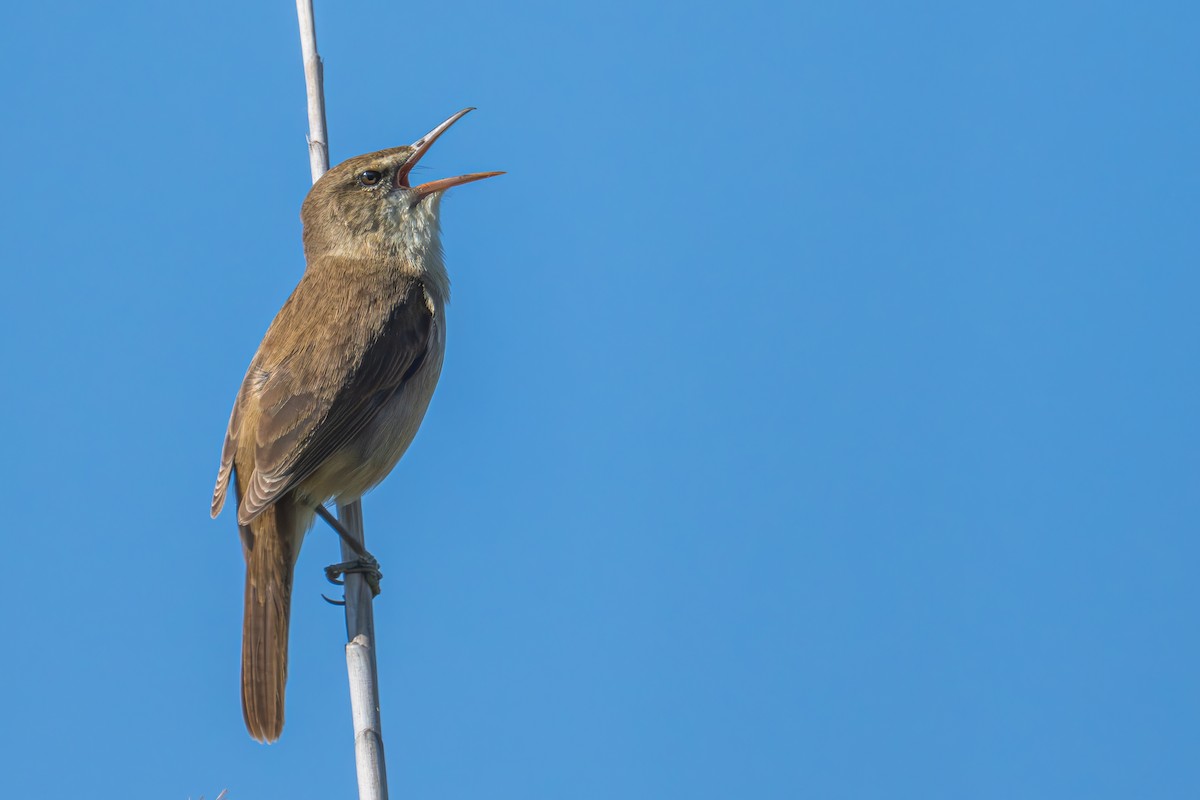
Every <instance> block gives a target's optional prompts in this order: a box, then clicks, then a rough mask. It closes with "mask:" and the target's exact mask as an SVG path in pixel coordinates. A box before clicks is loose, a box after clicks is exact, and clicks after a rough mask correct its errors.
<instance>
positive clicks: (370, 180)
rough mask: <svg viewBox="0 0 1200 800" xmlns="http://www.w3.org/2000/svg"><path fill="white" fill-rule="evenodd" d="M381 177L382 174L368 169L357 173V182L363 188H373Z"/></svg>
mask: <svg viewBox="0 0 1200 800" xmlns="http://www.w3.org/2000/svg"><path fill="white" fill-rule="evenodd" d="M382 177H383V175H382V174H380V173H378V172H376V171H375V170H373V169H368V170H364V171H362V172H360V173H358V182H359V183H361V184H362V185H363V186H374V185H375V184H377V183H379V179H380V178H382Z"/></svg>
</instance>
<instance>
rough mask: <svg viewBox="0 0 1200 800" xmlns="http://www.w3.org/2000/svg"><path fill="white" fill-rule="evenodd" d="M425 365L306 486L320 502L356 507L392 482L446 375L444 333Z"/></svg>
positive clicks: (305, 483)
mask: <svg viewBox="0 0 1200 800" xmlns="http://www.w3.org/2000/svg"><path fill="white" fill-rule="evenodd" d="M438 333H439V335H438V336H437V339H436V340H435V341H434V342H431V343H430V352H429V355H428V356H426V358H425V362H424V363H423V364H422V365H421V367H420V369H418V370H417V371H416V372H415V373H413V375H412V376H411V377H410V378H409V379H408V381H406V382H405V384H404V386H403V387H401V389H400V390H399V391H397V392H396V394H394V395H393V396H392V397H391V398H390V399H389V400H388V401H387V402H386V403H385V404H384V406H383V408H381V409H380V410H379V413H378V414H377V415H376V416H375V418H374V419H373V420H372V421H371V423H370V424H369V425H367V427H366V428H365V429H363V431H362V433H360V434H359V435H358V436H356V437H355V438H354V439H353V440H352V441H351V442H349V443H348V444H347V445H346V446H345V447H343V448H342V449H341V450H339V451H338V452H337V453H335V454H333V455H332V456H331V457H330V458H329V459H328V460H327V461H326V462H325V463H324V464H322V465H321V467H320V468H319V469H318V470H317V471H316V472H314V473H313V474H312V475H311V476H309V477H308V478H307V479H306V480H305V481H304V482H303V484H302V485H301V491H302V493H303V494H305V495H307V496H309V497H311V498H312V499H313V500H315V501H317V502H325V501H326V500H328V499H329V498H331V497H336V498H338V500H339V502H351V501H353V500H355V499H357V498H359V497H361V496H362V495H364V494H366V493H367V492H368V491H370V490H371V489H373V488H374V487H375V486H376V485H377V484H378V483H379V482H380V481H382V480H383V479H384V478H386V477H387V475H388V473H389V472H391V471H392V468H393V467H395V466H396V464H397V462H399V461H400V458H401V456H403V455H404V453H405V451H406V450H408V446H409V445H410V444H412V441H413V438H414V437H415V436H416V435H417V430H418V429H419V428H420V427H421V421H422V420H423V419H425V411H426V409H428V408H429V401H430V400H431V399H432V398H433V390H434V389H435V388H437V382H438V377H440V375H441V372H442V356H443V354H444V352H445V342H444V340H443V339H442V336H441V335H440V334H441V331H440V330H439V331H438Z"/></svg>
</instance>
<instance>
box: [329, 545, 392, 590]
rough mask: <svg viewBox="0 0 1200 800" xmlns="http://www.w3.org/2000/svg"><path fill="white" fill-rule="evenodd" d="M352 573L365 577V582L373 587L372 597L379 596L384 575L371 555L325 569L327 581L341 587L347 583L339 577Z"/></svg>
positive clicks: (331, 565)
mask: <svg viewBox="0 0 1200 800" xmlns="http://www.w3.org/2000/svg"><path fill="white" fill-rule="evenodd" d="M352 572H353V573H357V574H359V575H362V576H363V580H365V581H366V582H367V586H370V587H371V596H372V597H377V596H378V595H379V591H380V589H379V582H380V581H381V580H383V573H382V572H380V571H379V562H378V561H376V560H375V557H374V556H373V555H371V554H370V553H367V554H366V555H363V556H359V557H358V558H355V559H353V560H351V561H343V562H342V563H340V564H330V565H329V566H328V567H326V568H325V580H327V581H329V582H330V583H333V584H337V585H339V586H340V585H342V584H344V583H345V581H342V580H340V579H339V576H341V575H349V574H350V573H352Z"/></svg>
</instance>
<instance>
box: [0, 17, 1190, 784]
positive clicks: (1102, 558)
mask: <svg viewBox="0 0 1200 800" xmlns="http://www.w3.org/2000/svg"><path fill="white" fill-rule="evenodd" d="M6 16H7V18H6V21H5V24H4V25H3V26H0V27H2V28H3V30H2V31H0V45H2V46H0V62H2V64H3V67H4V72H5V75H6V80H5V81H4V82H3V85H2V87H0V98H2V100H3V105H4V108H5V109H6V111H7V113H6V115H5V122H4V124H3V125H0V152H2V153H3V154H4V155H5V156H6V157H7V170H6V184H5V191H3V192H2V193H0V226H2V231H3V239H4V242H5V257H4V265H5V269H4V274H5V282H6V286H7V291H6V292H3V293H2V294H0V332H2V333H3V337H4V341H5V342H7V343H8V346H7V347H5V348H3V354H2V355H0V365H2V366H3V368H4V374H5V375H6V376H7V390H6V391H5V392H3V395H2V396H0V406H2V408H3V411H4V414H5V417H6V418H7V419H8V420H9V425H8V428H7V433H6V436H7V441H8V446H7V448H6V451H7V452H8V454H9V455H8V458H7V459H6V464H5V466H4V468H3V469H4V474H5V481H6V484H7V485H8V487H9V488H10V491H9V494H8V507H7V511H6V524H5V526H4V529H5V538H6V540H7V546H6V550H7V558H8V565H9V567H8V570H7V580H6V586H5V590H6V594H7V597H8V602H7V603H5V604H4V605H3V607H2V610H0V620H2V621H3V623H4V628H5V630H7V631H8V634H7V641H8V647H7V650H6V657H5V658H4V659H0V692H2V693H3V701H4V702H3V704H4V713H3V715H0V717H2V721H0V747H2V749H3V751H4V752H5V754H6V755H5V763H6V764H7V765H8V766H7V767H6V769H5V788H6V791H7V793H8V794H11V795H13V796H39V797H81V796H101V797H110V796H111V797H116V796H122V797H177V798H184V797H188V796H191V797H197V796H199V795H200V794H206V795H207V796H208V797H210V798H211V797H213V796H215V795H216V794H217V792H219V791H220V790H221V789H222V788H228V789H229V791H230V798H231V800H246V799H248V798H255V797H261V798H268V797H298V798H303V797H314V798H316V797H332V796H349V795H350V794H351V792H352V791H353V783H354V771H353V759H352V751H351V728H350V720H349V711H348V700H347V696H346V689H345V680H346V679H345V671H344V660H343V655H342V641H343V640H342V638H341V637H342V630H343V629H342V620H341V618H340V615H339V613H338V611H337V610H336V609H333V608H331V607H329V606H327V605H325V604H324V603H323V602H322V601H321V600H320V598H319V593H320V592H321V591H326V590H327V588H328V587H327V586H326V584H324V582H323V580H322V576H321V567H322V566H323V565H324V564H326V563H329V562H330V561H333V560H334V559H335V558H336V554H337V549H336V543H335V540H334V538H333V537H332V535H330V534H329V533H328V532H326V531H323V530H320V529H318V530H317V531H315V532H314V533H313V534H311V535H310V537H309V539H308V541H307V543H306V546H305V550H304V553H303V554H302V557H301V560H300V565H299V570H298V577H297V588H296V594H295V602H294V608H293V636H292V650H291V653H292V661H291V671H290V684H289V695H288V716H287V727H286V729H285V731H284V737H283V739H282V740H281V741H280V742H279V743H278V744H276V745H273V746H271V747H269V748H268V747H263V746H260V745H258V744H255V743H254V742H252V741H251V740H250V739H249V737H248V736H247V735H246V733H245V731H244V729H243V726H242V721H241V712H240V709H239V702H238V669H239V657H238V650H239V646H240V641H239V640H240V624H241V582H242V565H241V555H240V550H239V546H238V543H237V538H236V533H235V528H234V522H233V519H232V517H231V516H229V515H228V514H226V515H224V516H222V517H221V518H220V519H219V520H217V521H215V522H214V521H212V520H210V519H209V518H208V514H207V510H208V501H209V496H210V491H211V486H212V481H213V478H214V476H215V473H216V466H217V456H218V452H219V448H220V443H221V438H222V435H223V431H224V426H225V422H226V419H227V415H228V411H229V406H230V403H231V401H232V398H233V395H234V392H235V391H236V388H237V386H238V383H239V381H240V379H241V375H242V372H243V370H244V368H245V365H246V363H247V361H248V360H249V358H250V356H251V355H252V353H253V352H254V349H255V347H256V346H257V343H258V341H259V339H260V337H261V335H262V333H263V331H264V330H265V328H266V326H267V324H268V323H269V321H270V319H271V317H272V316H273V315H274V313H275V311H276V310H277V309H278V307H279V305H280V304H281V303H282V302H283V300H284V298H285V297H286V296H287V294H288V293H289V292H290V291H291V289H292V287H293V286H294V285H295V282H296V281H297V279H298V278H299V276H300V274H301V271H302V268H303V262H302V256H301V249H300V228H299V220H298V211H299V206H300V202H301V200H302V199H303V197H304V194H305V192H306V190H307V187H308V182H309V176H308V166H307V156H306V150H305V145H304V134H305V112H304V95H303V79H302V72H301V65H300V57H299V45H298V42H297V34H296V23H295V19H294V8H293V7H292V4H290V3H286V2H278V3H270V4H266V3H261V4H257V3H256V4H242V3H233V2H228V0H217V2H213V3H208V4H205V5H203V6H199V7H188V6H184V5H182V4H169V3H168V4H162V3H150V2H131V3H124V4H118V5H113V4H107V5H103V6H100V5H95V4H90V3H81V2H59V3H53V4H34V3H27V4H23V5H22V6H19V7H13V8H11V9H9V11H8V13H7V15H6ZM317 18H318V30H319V38H320V45H321V50H322V53H323V55H324V56H325V59H326V77H327V91H328V94H329V113H328V116H329V126H330V137H331V145H332V156H333V159H334V160H335V161H337V160H341V159H343V158H345V157H348V156H351V155H355V154H358V153H361V152H366V151H370V150H376V149H380V148H383V147H389V146H393V145H397V144H404V143H408V142H410V141H412V140H413V139H415V138H416V137H418V136H419V135H421V134H422V133H424V132H425V131H426V130H428V129H429V128H430V127H432V126H433V125H434V124H436V123H437V122H439V121H441V120H442V119H444V118H445V117H446V116H447V115H449V114H450V113H452V112H453V111H455V110H457V109H459V108H462V107H464V106H468V105H473V106H478V107H479V111H477V112H476V113H474V114H472V115H471V116H469V117H468V118H466V119H465V120H463V121H462V122H461V123H460V124H459V125H457V126H455V128H454V129H453V130H452V131H451V132H450V133H449V134H448V135H447V136H446V137H444V138H443V139H442V140H441V141H440V142H439V143H438V145H437V146H436V147H435V148H434V150H433V151H432V152H431V153H430V155H429V156H428V157H427V158H426V159H425V160H424V161H423V167H424V169H423V170H422V174H420V175H418V177H421V178H435V177H441V176H444V175H451V174H458V173H461V172H468V171H476V170H493V169H501V170H507V172H508V174H507V175H505V176H504V177H502V178H498V179H495V180H490V181H486V182H484V183H480V184H474V185H471V186H467V187H462V188H459V189H456V190H453V191H452V192H451V194H450V196H449V197H448V199H447V201H446V203H445V204H444V213H443V220H444V231H445V244H446V251H447V258H448V264H449V268H450V271H451V276H452V278H453V281H454V296H453V302H452V305H451V308H450V320H449V346H448V355H447V360H446V365H445V370H444V372H443V377H442V382H441V385H440V388H439V390H438V393H437V395H436V397H435V398H434V402H433V405H432V408H431V410H430V413H429V415H428V417H427V419H426V422H425V425H424V427H423V429H422V431H421V434H420V435H419V436H418V438H417V441H416V443H415V444H414V445H413V447H412V449H411V450H410V451H409V454H408V455H407V456H406V457H405V460H404V461H403V462H402V463H401V465H400V466H399V467H398V469H397V471H396V472H395V473H394V474H393V475H392V477H391V478H390V479H389V480H388V481H387V482H385V483H384V485H383V486H382V487H381V488H379V489H378V490H376V491H375V492H374V493H373V494H371V495H370V496H369V497H368V498H367V500H366V503H365V512H366V519H367V531H368V541H369V543H370V545H371V549H372V550H373V551H374V552H375V553H376V555H378V556H379V558H380V559H381V561H382V563H383V569H384V572H385V574H386V578H385V581H384V594H383V595H382V596H381V597H380V599H379V600H378V601H377V603H376V616H377V620H378V633H379V638H380V652H379V658H380V668H381V673H382V674H381V681H382V684H383V713H384V731H385V737H386V746H387V749H388V757H389V768H390V774H391V783H392V787H391V788H392V796H393V797H447V798H454V797H512V798H518V797H519V798H522V800H525V799H526V798H566V797H569V798H581V799H584V798H616V797H620V798H675V797H678V798H730V797H746V798H795V797H819V798H867V797H906V798H907V797H912V798H923V799H927V798H963V797H972V798H1012V797H1022V798H1063V797H1089V798H1108V797H1112V798H1117V797H1122V798H1123V797H1132V796H1139V797H1186V796H1196V795H1197V794H1198V793H1200V769H1198V767H1197V761H1196V758H1195V753H1196V751H1197V747H1198V746H1200V727H1198V726H1197V724H1196V720H1197V718H1198V716H1200V691H1198V688H1197V687H1198V685H1200V682H1198V681H1197V677H1196V676H1197V675H1198V674H1200V647H1198V646H1197V639H1196V635H1195V630H1196V609H1197V608H1198V607H1200V591H1198V590H1197V585H1196V581H1195V579H1194V571H1195V565H1196V564H1197V562H1198V559H1200V545H1198V543H1197V537H1196V528H1197V525H1196V520H1197V518H1198V517H1200V492H1198V481H1200V469H1198V468H1197V459H1196V453H1197V451H1198V449H1200V435H1198V434H1200V431H1198V428H1197V425H1196V421H1195V420H1196V409H1197V408H1198V407H1200V382H1198V381H1197V375H1196V370H1195V368H1194V363H1195V358H1196V350H1197V345H1198V344H1200V323H1198V322H1197V315H1196V311H1195V307H1196V297H1197V294H1198V292H1200V278H1198V277H1197V263H1198V258H1197V257H1198V255H1200V234H1198V229H1197V224H1196V220H1197V215H1198V212H1200V180H1198V179H1200V158H1198V157H1197V148H1196V143H1197V141H1200V111H1198V107H1197V104H1196V102H1195V95H1196V86H1197V80H1198V79H1200V56H1197V53H1196V48H1195V43H1194V35H1193V34H1194V31H1195V30H1196V27H1197V24H1198V23H1200V15H1198V13H1197V11H1196V8H1195V6H1194V5H1192V4H1184V3H1158V4H1153V5H1151V6H1145V7H1138V8H1137V9H1133V8H1132V7H1129V6H1128V5H1127V4H1117V3H1067V2H1051V3H1010V4H1005V5H1003V6H998V5H992V6H986V5H983V4H962V3H916V4H899V3H854V2H851V3H839V4H782V3H754V2H748V3H737V4H734V3H719V2H718V3H710V4H705V5H697V4H683V3H671V2H666V3H653V4H646V3H621V2H616V3H606V4H599V5H586V4H574V5H564V4H557V3H542V4H536V3H527V4H516V5H512V4H509V5H499V4H486V3H466V4H445V3H443V4H437V3H434V4H429V3H426V4H412V3H405V4H393V3H361V4H331V3H319V4H318V7H317Z"/></svg>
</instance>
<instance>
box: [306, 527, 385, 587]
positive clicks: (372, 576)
mask: <svg viewBox="0 0 1200 800" xmlns="http://www.w3.org/2000/svg"><path fill="white" fill-rule="evenodd" d="M314 508H315V509H316V512H317V516H319V517H320V518H321V519H323V520H325V522H326V523H328V524H329V527H331V528H333V530H334V531H335V532H336V533H337V535H338V536H340V537H342V541H343V542H345V543H346V546H347V547H349V548H350V549H351V550H353V551H354V555H355V558H353V559H351V560H350V561H343V562H341V563H340V564H330V565H329V566H328V567H326V568H325V579H326V580H328V581H329V582H330V583H334V584H337V585H339V586H340V585H341V584H343V583H344V581H342V580H339V576H341V575H346V574H349V573H351V572H356V573H359V574H361V575H362V576H363V580H365V581H366V582H367V586H370V587H371V596H372V597H376V596H378V595H379V582H380V581H381V580H383V573H382V572H380V571H379V561H377V560H376V559H375V556H373V555H371V554H370V553H368V552H367V549H366V548H365V547H363V546H362V545H361V544H360V543H359V542H358V540H357V539H355V538H354V537H353V536H352V535H351V534H350V531H348V530H346V527H345V526H344V525H342V523H341V521H340V520H339V519H338V518H337V517H335V516H334V515H333V514H330V513H329V509H327V508H326V507H325V506H323V505H320V504H318V505H316V506H314Z"/></svg>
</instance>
